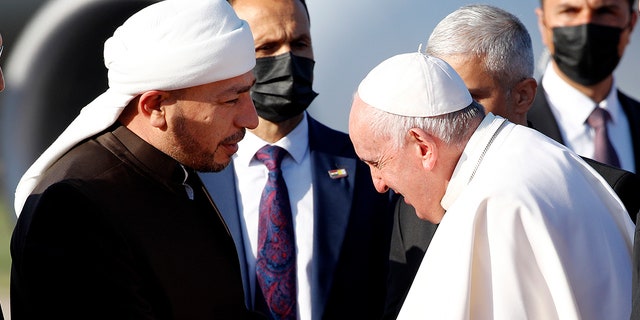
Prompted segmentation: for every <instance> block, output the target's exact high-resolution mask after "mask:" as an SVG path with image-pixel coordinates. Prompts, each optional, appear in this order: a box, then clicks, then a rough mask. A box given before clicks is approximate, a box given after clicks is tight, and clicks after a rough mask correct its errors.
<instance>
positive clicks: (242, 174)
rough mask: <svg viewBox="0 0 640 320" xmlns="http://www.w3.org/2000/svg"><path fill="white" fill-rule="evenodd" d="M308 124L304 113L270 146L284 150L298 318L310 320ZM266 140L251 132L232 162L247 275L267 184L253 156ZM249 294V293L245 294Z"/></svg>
mask: <svg viewBox="0 0 640 320" xmlns="http://www.w3.org/2000/svg"><path fill="white" fill-rule="evenodd" d="M308 127H309V124H308V122H307V115H306V113H305V116H304V118H303V119H302V121H301V122H300V124H299V125H298V126H297V127H296V128H295V129H294V130H293V131H291V132H290V133H289V134H288V135H287V136H286V137H284V138H282V139H280V140H279V141H277V142H276V143H274V144H273V145H277V146H279V147H282V148H284V149H285V150H287V152H288V155H286V156H285V157H284V159H283V160H282V164H281V169H282V172H283V176H284V180H285V183H286V184H287V189H288V191H289V200H290V201H291V213H292V216H293V223H294V234H295V242H296V258H297V263H296V267H297V290H298V297H297V298H298V319H311V287H310V279H311V278H310V275H311V267H312V265H311V259H312V257H313V252H312V248H313V186H312V183H311V160H310V157H309V130H308ZM266 144H269V143H268V142H266V141H264V140H262V139H260V138H259V137H258V136H256V135H254V134H253V133H251V132H247V134H246V136H245V138H244V139H243V140H242V141H240V143H239V150H238V152H237V153H236V154H235V155H234V158H233V164H234V168H235V173H236V177H238V178H237V184H238V188H237V189H236V192H237V196H238V208H239V210H240V212H241V216H242V219H241V220H242V222H241V223H242V224H243V230H247V232H246V233H244V234H243V237H244V243H245V252H246V258H247V263H248V268H249V274H250V275H255V272H256V266H255V262H256V255H257V247H258V220H259V207H260V195H261V194H262V190H263V189H264V186H265V184H266V183H267V176H268V170H267V167H266V166H265V165H264V164H263V163H262V162H260V161H258V160H257V159H256V158H255V154H256V152H257V151H258V150H259V149H260V148H262V147H263V146H264V145H266ZM249 281H250V286H251V292H250V294H251V296H252V297H255V290H256V288H257V283H256V278H255V277H250V279H249ZM247 294H249V293H247Z"/></svg>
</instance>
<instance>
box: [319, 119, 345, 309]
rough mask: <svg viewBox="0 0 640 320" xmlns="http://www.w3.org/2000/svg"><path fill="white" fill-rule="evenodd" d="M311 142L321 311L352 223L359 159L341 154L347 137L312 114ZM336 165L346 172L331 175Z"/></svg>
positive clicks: (336, 167)
mask: <svg viewBox="0 0 640 320" xmlns="http://www.w3.org/2000/svg"><path fill="white" fill-rule="evenodd" d="M345 140H346V141H345ZM309 142H310V143H309V149H310V156H311V168H312V170H313V176H312V179H313V188H314V189H313V191H314V197H313V206H314V211H315V212H314V219H315V220H314V224H315V226H314V228H315V231H314V261H315V262H314V265H313V270H314V271H313V273H312V276H311V281H312V288H314V292H313V293H312V299H313V300H314V301H313V305H314V307H317V309H316V311H317V312H319V311H320V310H324V309H325V305H326V302H327V298H328V295H329V292H330V291H331V284H332V283H333V275H334V271H335V269H336V265H337V262H338V259H339V257H340V248H341V247H342V243H343V241H344V238H345V233H346V229H347V225H348V223H349V216H350V213H351V203H352V200H353V193H354V186H355V175H356V163H357V162H356V161H357V160H356V159H354V158H352V157H345V156H341V152H342V151H343V150H344V148H345V144H347V145H348V143H349V141H348V138H347V139H345V138H344V136H339V135H336V134H335V133H334V132H331V131H330V130H329V129H328V128H325V127H324V126H323V125H322V124H320V123H318V122H317V121H315V120H313V119H312V118H311V117H309ZM336 169H344V170H346V173H347V176H346V177H338V178H332V177H331V176H330V175H329V171H330V170H336ZM319 316H321V315H319ZM314 318H316V317H314ZM318 318H320V317H318Z"/></svg>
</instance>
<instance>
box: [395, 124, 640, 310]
mask: <svg viewBox="0 0 640 320" xmlns="http://www.w3.org/2000/svg"><path fill="white" fill-rule="evenodd" d="M442 206H443V207H444V208H445V210H446V213H445V215H444V218H443V219H442V221H441V223H440V225H439V227H438V231H437V232H436V234H435V236H434V238H433V240H432V241H431V244H430V245H429V248H428V250H427V252H426V254H425V257H424V259H423V261H422V264H421V265H420V268H419V270H418V273H417V275H416V277H415V280H414V282H413V285H412V286H411V289H410V291H409V293H408V296H407V298H406V300H405V303H404V305H403V306H402V310H401V311H400V314H399V317H398V319H438V320H440V319H508V320H513V319H544V320H552V319H563V320H564V319H625V320H626V319H629V315H630V313H631V281H632V277H631V267H632V262H631V256H632V246H633V234H634V224H633V222H632V221H631V219H630V218H629V216H628V214H627V212H626V211H625V208H624V206H623V205H622V203H621V202H620V199H619V198H618V197H617V196H616V195H615V193H614V191H613V190H612V189H611V188H610V187H609V186H608V184H607V183H606V182H605V181H604V180H603V179H602V178H601V177H600V176H599V175H598V174H597V173H596V172H595V171H594V170H593V169H591V167H590V166H589V165H587V164H586V163H585V162H584V161H582V159H581V158H580V157H579V156H577V155H576V154H575V153H573V152H571V151H569V150H568V149H566V148H565V147H563V146H561V145H560V144H557V143H555V142H554V141H552V140H551V139H548V138H546V137H545V136H543V135H542V134H540V133H538V132H536V131H534V130H532V129H529V128H527V127H524V126H518V125H515V124H513V123H510V122H507V121H505V120H504V119H503V118H501V117H496V116H494V115H492V114H488V115H487V117H486V118H485V119H484V120H483V122H482V124H481V125H480V127H479V128H478V129H477V130H476V132H475V133H474V134H473V136H472V137H471V140H470V141H469V143H468V145H467V147H466V148H465V150H464V152H463V154H462V157H461V158H460V161H459V162H458V164H457V166H456V168H455V171H454V173H453V176H452V178H451V181H450V184H449V186H448V188H447V191H446V194H445V196H444V198H443V199H442Z"/></svg>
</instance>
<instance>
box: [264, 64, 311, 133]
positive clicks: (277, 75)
mask: <svg viewBox="0 0 640 320" xmlns="http://www.w3.org/2000/svg"><path fill="white" fill-rule="evenodd" d="M314 64H315V62H314V61H313V60H311V59H307V58H303V57H298V56H294V55H293V54H292V53H291V52H287V53H284V54H281V55H277V56H273V57H265V58H258V59H256V67H255V68H254V69H253V73H254V75H255V76H256V83H255V85H254V86H253V88H251V98H252V99H253V103H254V104H255V106H256V111H257V112H258V115H259V116H260V117H261V118H263V119H267V120H269V121H271V122H276V123H278V122H282V121H284V120H287V119H290V118H292V117H294V116H297V115H299V114H301V113H302V112H303V111H304V110H306V109H307V108H308V107H309V105H310V104H311V101H313V99H315V97H316V96H317V95H318V94H317V93H315V92H314V91H313V89H312V88H311V86H312V84H313V66H314Z"/></svg>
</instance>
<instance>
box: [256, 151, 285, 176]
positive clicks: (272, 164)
mask: <svg viewBox="0 0 640 320" xmlns="http://www.w3.org/2000/svg"><path fill="white" fill-rule="evenodd" d="M286 154H287V150H285V149H283V148H281V147H278V146H272V145H266V146H264V147H262V148H260V150H258V152H256V159H258V160H260V161H261V162H262V163H264V165H265V166H267V169H269V171H273V170H276V169H279V168H280V163H282V159H284V156H285V155H286Z"/></svg>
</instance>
